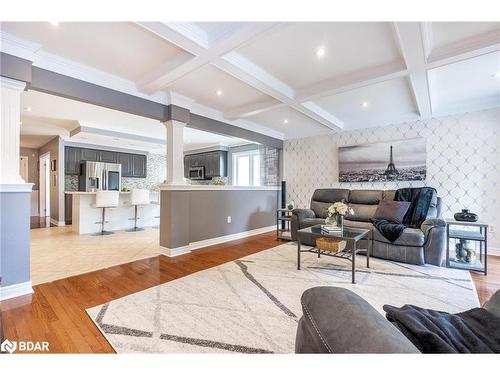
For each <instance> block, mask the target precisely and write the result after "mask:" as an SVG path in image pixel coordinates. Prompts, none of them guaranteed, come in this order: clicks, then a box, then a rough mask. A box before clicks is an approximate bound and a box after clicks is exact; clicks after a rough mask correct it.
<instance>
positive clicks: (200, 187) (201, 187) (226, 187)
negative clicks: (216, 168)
mask: <svg viewBox="0 0 500 375" xmlns="http://www.w3.org/2000/svg"><path fill="white" fill-rule="evenodd" d="M160 190H187V191H189V190H257V191H258V190H280V187H279V186H232V185H167V184H162V185H160Z"/></svg>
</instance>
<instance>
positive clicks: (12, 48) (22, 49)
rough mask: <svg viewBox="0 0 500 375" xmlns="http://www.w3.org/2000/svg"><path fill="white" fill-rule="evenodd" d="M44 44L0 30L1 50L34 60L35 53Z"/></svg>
mask: <svg viewBox="0 0 500 375" xmlns="http://www.w3.org/2000/svg"><path fill="white" fill-rule="evenodd" d="M41 47H42V46H41V45H40V44H38V43H34V42H30V41H27V40H25V39H21V38H18V37H15V36H13V35H11V34H8V33H6V32H4V31H0V51H2V52H4V53H7V54H9V55H12V56H17V57H19V58H21V59H25V60H28V61H34V59H35V53H36V52H37V51H39V50H40V48H41Z"/></svg>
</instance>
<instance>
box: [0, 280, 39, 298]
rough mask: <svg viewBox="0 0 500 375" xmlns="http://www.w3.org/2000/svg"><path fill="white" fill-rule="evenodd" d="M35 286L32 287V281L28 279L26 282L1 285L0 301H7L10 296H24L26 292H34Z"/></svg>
mask: <svg viewBox="0 0 500 375" xmlns="http://www.w3.org/2000/svg"><path fill="white" fill-rule="evenodd" d="M32 293H34V292H33V288H32V287H31V281H26V282H25V283H19V284H14V285H8V286H3V287H0V301H5V300H6V299H9V298H14V297H20V296H24V295H25V294H32Z"/></svg>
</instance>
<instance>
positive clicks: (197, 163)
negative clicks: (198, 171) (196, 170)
mask: <svg viewBox="0 0 500 375" xmlns="http://www.w3.org/2000/svg"><path fill="white" fill-rule="evenodd" d="M192 167H205V179H207V180H209V179H211V178H213V177H227V151H210V152H202V153H200V154H191V155H185V156H184V177H186V178H188V177H189V168H192Z"/></svg>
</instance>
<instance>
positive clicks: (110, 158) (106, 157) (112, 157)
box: [99, 150, 118, 163]
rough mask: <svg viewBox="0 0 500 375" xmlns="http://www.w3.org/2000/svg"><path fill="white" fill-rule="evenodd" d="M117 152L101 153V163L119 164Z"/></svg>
mask: <svg viewBox="0 0 500 375" xmlns="http://www.w3.org/2000/svg"><path fill="white" fill-rule="evenodd" d="M117 154H118V153H117V152H114V151H103V150H101V151H99V161H102V162H103V163H117V162H118V160H117Z"/></svg>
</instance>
